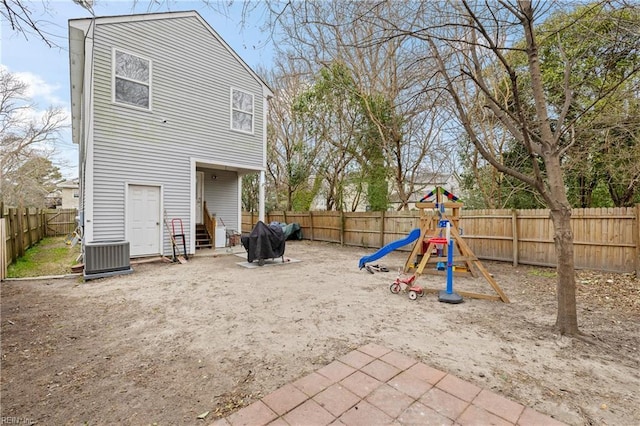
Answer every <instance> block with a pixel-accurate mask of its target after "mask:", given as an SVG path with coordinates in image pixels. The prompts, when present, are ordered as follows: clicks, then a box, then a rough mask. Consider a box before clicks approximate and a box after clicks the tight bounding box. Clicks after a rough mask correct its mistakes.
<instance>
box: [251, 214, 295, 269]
mask: <svg viewBox="0 0 640 426" xmlns="http://www.w3.org/2000/svg"><path fill="white" fill-rule="evenodd" d="M241 240H242V245H243V246H244V248H245V249H246V250H247V262H249V263H251V262H253V261H254V260H256V259H257V260H264V259H274V258H276V257H280V256H284V246H285V236H284V232H282V227H281V226H280V225H273V226H267V225H265V224H264V222H262V221H258V223H256V226H254V227H253V229H252V230H251V233H250V234H249V236H248V237H242V238H241Z"/></svg>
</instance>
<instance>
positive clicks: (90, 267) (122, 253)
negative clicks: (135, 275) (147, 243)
mask: <svg viewBox="0 0 640 426" xmlns="http://www.w3.org/2000/svg"><path fill="white" fill-rule="evenodd" d="M131 272H133V269H132V268H131V261H130V258H129V242H128V241H92V242H89V243H86V244H85V245H84V279H85V281H86V280H91V279H95V278H103V277H110V276H113V275H120V274H130V273H131Z"/></svg>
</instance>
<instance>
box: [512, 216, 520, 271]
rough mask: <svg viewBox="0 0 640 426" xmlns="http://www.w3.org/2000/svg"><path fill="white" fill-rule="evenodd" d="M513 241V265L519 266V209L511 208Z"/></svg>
mask: <svg viewBox="0 0 640 426" xmlns="http://www.w3.org/2000/svg"><path fill="white" fill-rule="evenodd" d="M511 237H512V240H511V243H512V244H513V247H512V253H513V266H518V210H516V209H512V210H511Z"/></svg>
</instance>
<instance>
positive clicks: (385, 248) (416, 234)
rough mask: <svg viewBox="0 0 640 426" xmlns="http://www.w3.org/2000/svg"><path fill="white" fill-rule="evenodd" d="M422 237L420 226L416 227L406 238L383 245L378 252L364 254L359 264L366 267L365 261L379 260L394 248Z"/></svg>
mask: <svg viewBox="0 0 640 426" xmlns="http://www.w3.org/2000/svg"><path fill="white" fill-rule="evenodd" d="M418 238H420V228H416V229H414V230H413V231H411V232H410V233H409V235H407V236H406V237H405V238H402V239H400V240H397V241H393V242H391V243H389V244H387V245H386V246H383V247H381V248H380V250H378V251H377V252H375V253H373V254H370V255H369V256H364V257H362V258H361V259H360V264H359V265H358V266H359V267H360V269H362V268H364V265H365V263H369V262H373V261H374V260H378V259H380V258H381V257H384V256H386V255H388V254H389V253H391V252H392V251H394V250H397V249H399V248H400V247H404V246H406V245H407V244H410V243H412V242H414V241H415V240H417V239H418Z"/></svg>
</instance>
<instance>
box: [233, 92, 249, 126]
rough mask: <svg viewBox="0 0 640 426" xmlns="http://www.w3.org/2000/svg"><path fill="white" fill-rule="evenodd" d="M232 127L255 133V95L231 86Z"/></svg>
mask: <svg viewBox="0 0 640 426" xmlns="http://www.w3.org/2000/svg"><path fill="white" fill-rule="evenodd" d="M231 128H232V129H233V130H238V131H241V132H246V133H251V134H253V95H252V94H251V93H247V92H243V91H242V90H238V89H234V88H233V87H232V88H231Z"/></svg>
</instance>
